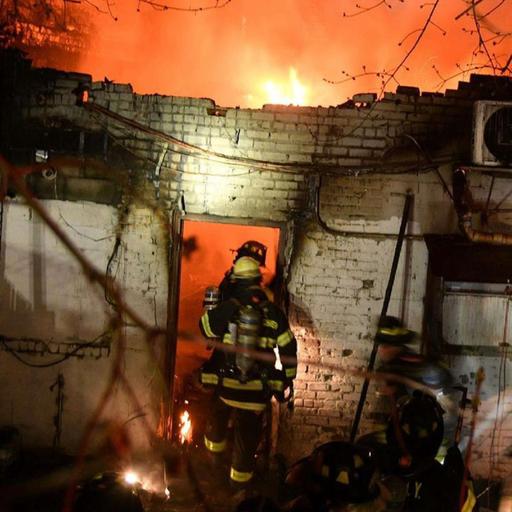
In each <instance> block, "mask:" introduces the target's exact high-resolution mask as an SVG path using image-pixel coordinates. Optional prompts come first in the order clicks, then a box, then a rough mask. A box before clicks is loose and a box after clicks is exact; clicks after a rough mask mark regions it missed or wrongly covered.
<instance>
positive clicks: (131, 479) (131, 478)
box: [124, 471, 140, 485]
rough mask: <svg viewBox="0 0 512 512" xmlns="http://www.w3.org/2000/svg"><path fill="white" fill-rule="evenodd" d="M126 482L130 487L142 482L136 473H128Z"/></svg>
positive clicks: (125, 478)
mask: <svg viewBox="0 0 512 512" xmlns="http://www.w3.org/2000/svg"><path fill="white" fill-rule="evenodd" d="M124 481H125V482H126V483H127V484H129V485H135V484H136V483H138V482H140V478H139V475H137V473H135V472H134V471H127V472H126V473H125V474H124Z"/></svg>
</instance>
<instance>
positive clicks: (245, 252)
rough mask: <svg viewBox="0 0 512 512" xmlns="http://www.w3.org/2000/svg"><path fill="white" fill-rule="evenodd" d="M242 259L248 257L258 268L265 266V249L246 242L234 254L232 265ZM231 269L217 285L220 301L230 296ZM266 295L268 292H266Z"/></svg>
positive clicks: (258, 244)
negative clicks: (256, 263)
mask: <svg viewBox="0 0 512 512" xmlns="http://www.w3.org/2000/svg"><path fill="white" fill-rule="evenodd" d="M243 257H249V258H252V259H253V260H255V261H257V262H258V264H259V266H260V267H264V266H265V261H266V259H267V247H266V246H265V245H263V244H262V243H260V242H257V241H256V240H247V242H245V243H243V244H242V245H241V246H240V247H239V248H238V249H237V250H236V253H235V258H234V259H233V265H235V263H236V262H237V261H238V260H239V259H240V258H243ZM232 275H233V267H231V268H230V269H229V270H228V271H227V272H226V273H225V274H224V278H223V279H222V281H221V283H220V285H219V291H220V296H221V299H222V300H227V299H228V298H229V297H230V296H231V291H232V287H233V279H232ZM267 295H268V291H267ZM269 300H272V297H271V296H269Z"/></svg>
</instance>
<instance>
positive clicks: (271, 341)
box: [258, 336, 276, 348]
mask: <svg viewBox="0 0 512 512" xmlns="http://www.w3.org/2000/svg"><path fill="white" fill-rule="evenodd" d="M258 345H259V347H260V348H274V347H275V346H276V339H275V338H270V337H269V336H261V337H260V339H259V341H258Z"/></svg>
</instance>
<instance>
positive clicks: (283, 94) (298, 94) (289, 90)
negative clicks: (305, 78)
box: [263, 68, 308, 105]
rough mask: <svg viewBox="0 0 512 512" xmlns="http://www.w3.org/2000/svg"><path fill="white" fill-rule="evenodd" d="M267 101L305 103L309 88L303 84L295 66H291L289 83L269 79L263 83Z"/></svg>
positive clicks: (283, 103)
mask: <svg viewBox="0 0 512 512" xmlns="http://www.w3.org/2000/svg"><path fill="white" fill-rule="evenodd" d="M263 90H264V91H265V94H266V102H267V103H272V104H274V105H305V104H306V102H307V99H308V89H307V87H306V86H305V85H303V84H301V83H300V81H299V78H298V75H297V71H296V69H294V68H290V71H289V81H288V83H287V84H279V83H276V82H274V81H273V80H267V81H266V82H265V83H264V84H263Z"/></svg>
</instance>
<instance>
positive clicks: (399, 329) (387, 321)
mask: <svg viewBox="0 0 512 512" xmlns="http://www.w3.org/2000/svg"><path fill="white" fill-rule="evenodd" d="M413 338H414V331H410V330H409V329H407V328H406V327H404V325H403V323H402V321H401V320H399V319H398V318H396V317H394V316H385V317H384V318H383V319H382V321H381V322H380V324H379V327H378V329H377V336H376V340H377V341H378V342H379V343H385V344H387V345H404V344H406V343H410V342H411V341H412V339H413Z"/></svg>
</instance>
